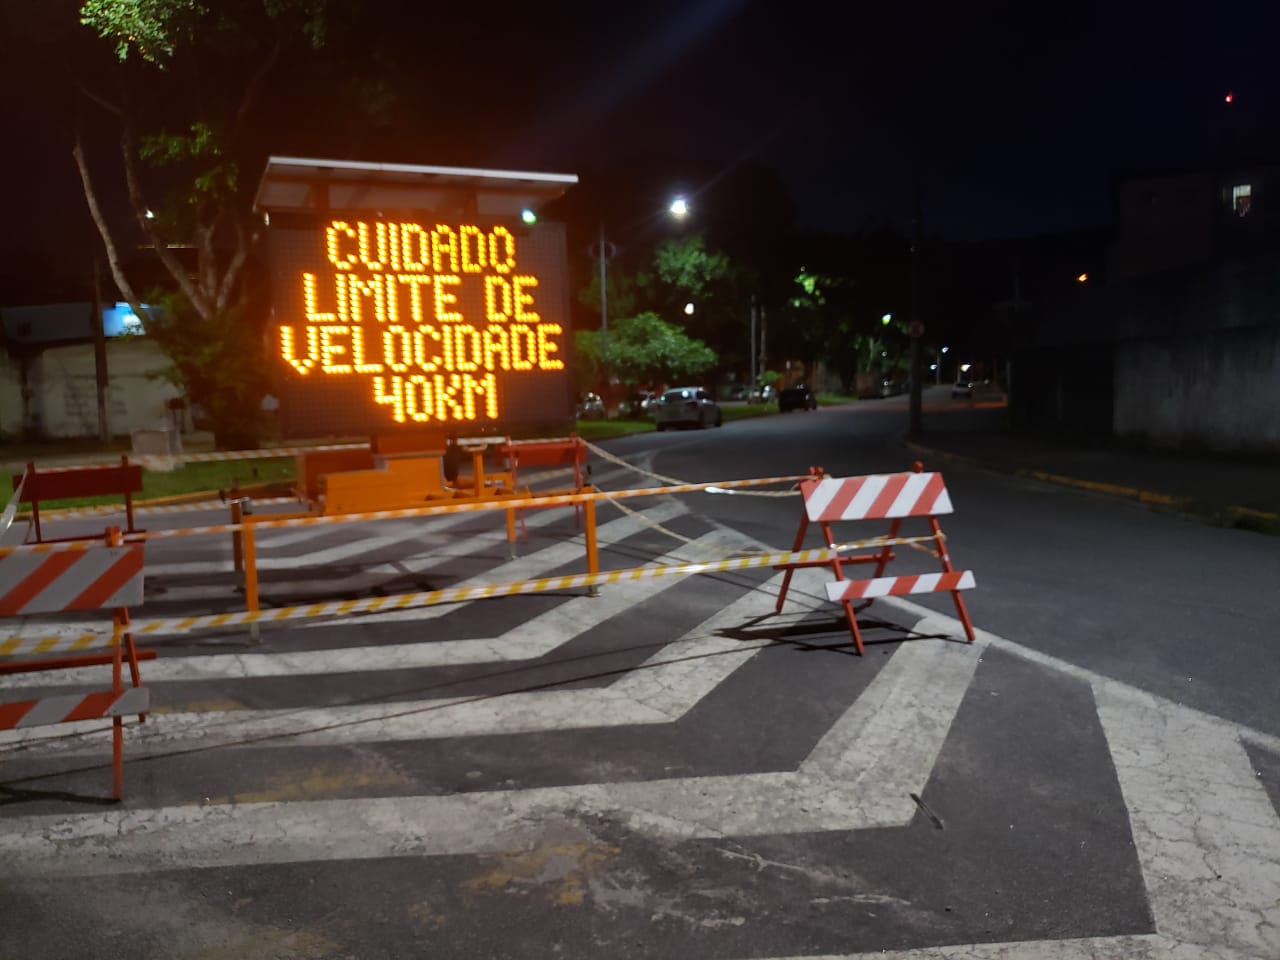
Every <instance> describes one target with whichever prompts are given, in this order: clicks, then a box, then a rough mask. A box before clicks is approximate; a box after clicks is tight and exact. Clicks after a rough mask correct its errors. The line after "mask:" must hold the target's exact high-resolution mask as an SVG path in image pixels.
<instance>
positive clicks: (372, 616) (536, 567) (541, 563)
mask: <svg viewBox="0 0 1280 960" xmlns="http://www.w3.org/2000/svg"><path fill="white" fill-rule="evenodd" d="M541 512H542V513H543V514H544V515H545V514H549V513H551V512H553V511H551V510H544V511H541ZM688 512H689V511H688V508H687V507H685V506H684V505H683V504H681V503H679V502H678V501H675V500H667V501H663V502H661V503H658V504H656V505H654V506H653V507H651V508H650V509H648V510H646V511H645V512H644V516H646V517H648V518H649V519H650V520H651V521H656V522H658V523H665V522H667V521H669V520H672V519H675V518H676V517H679V516H683V515H685V514H687V513H688ZM646 529H649V527H648V524H646V523H644V522H643V521H642V520H639V519H637V518H636V517H633V516H630V515H624V516H622V517H619V518H618V519H616V520H610V521H608V522H605V523H598V524H597V526H596V543H597V545H598V546H599V547H601V548H603V547H607V546H610V545H613V544H616V543H618V542H620V541H622V540H625V539H626V538H628V537H631V536H634V535H635V534H637V533H641V532H643V531H645V530H646ZM502 542H504V543H505V542H506V541H505V539H504V540H503V541H502ZM742 542H743V543H744V544H746V543H748V541H745V540H744V541H742ZM491 546H492V543H491V542H489V541H485V540H473V541H470V542H469V543H461V544H457V545H454V546H453V548H452V552H451V553H447V554H441V553H436V554H433V555H431V556H428V557H417V558H411V559H408V560H405V561H403V562H401V563H397V564H395V565H394V566H391V565H388V570H389V572H390V573H393V574H394V575H395V576H396V577H406V576H414V575H418V574H422V573H426V572H427V571H429V570H433V569H435V568H436V567H439V566H443V565H445V564H447V563H448V562H449V561H450V560H452V559H455V558H457V557H462V556H469V555H474V554H476V553H480V552H482V551H484V550H486V549H488V548H489V547H491ZM585 549H586V548H585V546H584V544H583V541H582V535H581V534H577V535H575V536H574V537H572V538H571V539H569V540H565V541H560V542H558V543H553V544H551V545H550V546H547V547H543V548H542V549H540V550H536V551H534V552H533V553H530V554H528V555H527V556H523V557H519V558H517V559H515V560H508V561H505V562H503V563H500V564H498V565H497V566H495V567H491V568H490V569H488V570H486V571H485V572H484V573H480V574H477V575H475V576H473V577H468V578H466V579H465V580H461V581H459V582H458V583H456V584H452V586H458V587H476V586H484V585H486V584H490V583H510V582H513V581H516V580H526V579H531V578H534V577H538V576H542V575H543V574H544V573H545V572H546V571H548V570H552V569H555V568H556V567H560V566H564V565H566V564H571V563H574V562H575V561H580V562H583V567H582V569H584V570H585V569H586V566H585V562H584V558H585V555H586V554H585ZM685 559H687V558H685ZM697 559H702V558H697ZM385 579H386V578H384V577H376V578H374V580H373V583H374V585H376V584H378V583H384V582H385ZM362 583H363V581H361V580H360V579H359V578H358V577H349V578H347V579H345V580H344V581H343V582H342V589H343V591H344V592H346V593H354V592H358V591H359V590H360V589H361V584H362ZM367 585H368V584H366V586H367ZM286 589H289V590H297V591H299V592H304V591H307V590H310V591H311V592H313V593H315V592H319V593H322V594H323V595H325V596H332V594H333V592H334V590H335V589H336V587H335V585H334V583H333V582H332V581H322V582H321V583H319V584H317V583H316V582H314V581H308V580H298V581H289V582H282V583H273V584H270V585H269V586H267V587H264V588H263V592H262V595H263V596H264V597H267V596H269V593H270V591H271V590H286ZM611 589H613V587H612V586H610V587H606V588H604V589H603V590H602V591H601V592H602V593H603V592H604V591H605V590H611ZM188 593H190V595H191V597H192V598H194V599H204V600H207V599H209V588H208V587H207V586H203V587H192V588H189V590H188ZM179 596H180V593H179V591H177V590H172V589H171V590H168V591H167V592H166V593H165V599H166V600H169V599H174V598H175V597H179ZM467 602H468V603H474V602H476V601H467ZM458 607H459V604H440V605H437V606H433V607H417V608H413V609H409V610H393V611H389V612H387V613H369V614H361V615H360V617H359V620H358V622H359V623H361V624H368V623H399V622H405V621H424V620H434V619H436V618H438V617H443V616H445V615H446V614H448V613H451V612H452V611H454V610H456V609H458ZM334 622H335V621H334V620H332V619H318V620H310V621H303V622H302V623H300V624H298V625H297V628H300V629H306V628H308V627H331V626H333V624H334ZM352 622H353V623H354V622H357V621H355V620H353V621H352ZM82 629H83V623H77V622H73V621H66V620H57V621H55V620H50V619H48V618H45V617H39V618H36V619H30V620H24V621H23V622H22V623H21V624H20V625H19V627H18V628H17V630H16V631H15V632H14V633H13V634H12V636H15V637H21V636H41V637H44V636H67V635H75V634H77V633H78V632H81V631H82ZM61 677H62V680H65V679H66V674H65V673H64V674H62V675H61ZM20 680H21V678H14V679H10V678H6V677H0V689H4V688H5V687H13V686H25V685H27V684H26V683H22V682H19V681H20ZM60 682H61V681H60ZM37 685H38V684H37Z"/></svg>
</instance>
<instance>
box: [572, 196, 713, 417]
mask: <svg viewBox="0 0 1280 960" xmlns="http://www.w3.org/2000/svg"><path fill="white" fill-rule="evenodd" d="M689 210H690V208H689V202H688V201H687V200H686V199H685V198H684V197H679V196H678V197H675V198H674V199H673V200H672V201H671V203H670V204H669V205H668V206H667V213H669V214H670V215H671V216H673V217H675V218H676V219H677V220H683V219H684V218H685V217H687V216H688V215H689ZM593 246H595V250H594V252H592V251H591V250H588V253H589V254H591V255H592V256H595V257H597V258H598V259H599V260H600V372H601V374H603V376H604V387H605V390H606V391H607V390H608V388H609V363H608V351H609V260H610V259H612V258H613V257H615V256H617V254H618V245H617V244H615V243H612V242H610V241H609V240H608V239H607V238H606V237H605V233H604V218H603V217H601V218H600V240H599V243H598V244H594V245H593ZM685 312H686V313H691V312H692V311H690V310H689V309H688V308H687V307H686V308H685ZM605 402H606V403H607V402H608V399H607V398H606V400H605Z"/></svg>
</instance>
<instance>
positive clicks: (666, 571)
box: [130, 538, 916, 636]
mask: <svg viewBox="0 0 1280 960" xmlns="http://www.w3.org/2000/svg"><path fill="white" fill-rule="evenodd" d="M909 539H916V538H909ZM893 542H905V540H903V539H900V538H895V540H894V541H893ZM882 545H884V540H883V538H876V539H875V540H870V541H866V542H860V543H846V544H838V545H837V546H836V547H834V548H829V547H820V548H817V549H813V550H799V551H794V552H793V551H788V552H785V553H758V554H750V555H748V556H743V557H730V558H728V559H725V560H712V561H708V562H705V563H674V564H666V565H662V566H650V567H631V568H628V569H625V570H609V571H606V572H603V573H578V574H572V575H570V576H565V577H543V578H541V579H537V580H517V581H514V582H511V583H491V584H485V585H482V586H477V587H449V588H446V589H443V590H428V591H423V592H419V593H402V594H396V595H393V596H389V597H368V598H365V599H362V600H331V601H326V602H322V603H310V604H300V605H297V606H291V607H278V608H276V609H274V610H258V611H249V610H240V611H235V612H232V613H217V614H209V615H205V616H199V617H173V618H167V619H164V620H136V621H134V622H133V624H132V625H131V627H130V630H131V631H132V632H133V634H134V635H135V636H148V635H153V634H175V633H188V632H190V631H193V630H210V629H216V628H218V627H231V626H236V625H238V624H246V623H279V622H283V621H289V620H308V619H313V618H316V617H343V616H352V615H357V614H362V613H381V612H385V611H388V610H407V609H411V608H416V607H430V606H435V605H437V604H441V603H461V602H464V601H468V600H481V599H487V598H490V597H510V596H515V595H518V594H530V593H543V592H545V591H548V590H570V589H573V588H576V587H593V586H599V585H601V584H609V583H623V582H627V581H633V580H650V579H657V578H658V577H682V576H691V575H694V574H707V573H724V572H726V571H730V570H752V569H759V568H762V567H782V566H788V565H795V564H802V563H812V562H814V561H826V560H833V559H835V558H836V557H838V556H839V555H840V553H842V552H844V551H848V550H853V549H858V548H862V547H868V546H882Z"/></svg>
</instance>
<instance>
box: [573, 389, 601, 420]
mask: <svg viewBox="0 0 1280 960" xmlns="http://www.w3.org/2000/svg"><path fill="white" fill-rule="evenodd" d="M577 417H578V419H579V420H603V419H604V418H605V410H604V401H603V400H601V399H600V394H598V393H584V394H583V395H582V396H580V397H578V409H577Z"/></svg>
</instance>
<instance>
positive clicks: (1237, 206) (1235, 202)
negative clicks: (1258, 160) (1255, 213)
mask: <svg viewBox="0 0 1280 960" xmlns="http://www.w3.org/2000/svg"><path fill="white" fill-rule="evenodd" d="M1252 201H1253V186H1252V185H1251V184H1248V183H1237V184H1236V185H1235V186H1234V187H1232V188H1231V209H1232V210H1233V211H1235V215H1236V216H1237V217H1247V216H1248V215H1249V205H1250V203H1251V202H1252Z"/></svg>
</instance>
